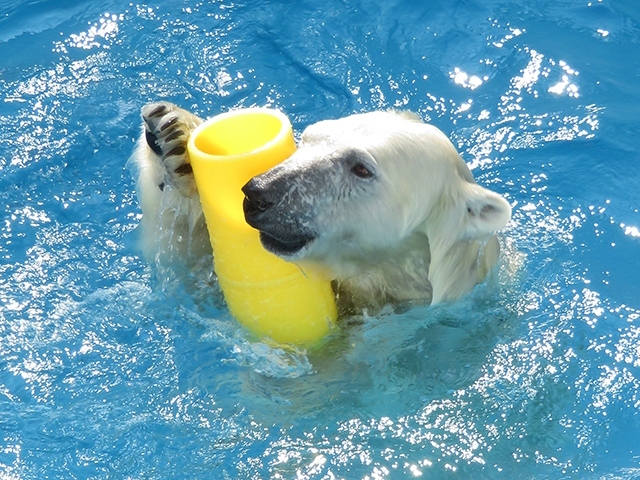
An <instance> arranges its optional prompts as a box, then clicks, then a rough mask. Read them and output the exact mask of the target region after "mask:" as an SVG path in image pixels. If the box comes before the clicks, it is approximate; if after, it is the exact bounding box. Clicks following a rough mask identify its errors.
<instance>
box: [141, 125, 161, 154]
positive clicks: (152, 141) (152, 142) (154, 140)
mask: <svg viewBox="0 0 640 480" xmlns="http://www.w3.org/2000/svg"><path fill="white" fill-rule="evenodd" d="M144 133H145V138H146V140H147V145H149V148H150V149H151V150H153V153H155V154H156V155H158V156H160V155H162V148H160V145H158V137H156V136H155V135H154V134H153V132H150V131H149V130H145V132H144Z"/></svg>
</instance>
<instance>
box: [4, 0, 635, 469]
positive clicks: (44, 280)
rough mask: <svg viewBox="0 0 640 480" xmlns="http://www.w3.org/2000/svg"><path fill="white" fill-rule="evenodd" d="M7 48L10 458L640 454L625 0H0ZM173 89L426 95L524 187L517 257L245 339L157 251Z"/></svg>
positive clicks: (319, 107) (286, 105) (26, 465)
mask: <svg viewBox="0 0 640 480" xmlns="http://www.w3.org/2000/svg"><path fill="white" fill-rule="evenodd" d="M0 58H2V63H1V64H0V170H1V175H0V209H1V210H0V220H1V221H2V231H1V233H0V257H1V259H2V260H1V261H0V478H2V479H44V478H64V479H88V478H92V479H107V478H123V479H124V478H129V479H171V478H176V479H177V478H211V479H245V478H246V479H294V478H295V479H340V478H342V479H347V480H350V479H404V478H414V477H419V478H429V479H438V478H473V479H481V478H492V479H493V478H504V479H513V478H532V479H533V478H536V479H537V478H549V479H558V478H580V479H596V478H607V479H613V478H623V479H633V478H640V413H639V412H640V213H639V211H638V209H639V208H640V147H639V146H638V145H639V139H640V80H639V79H640V4H639V3H638V2H637V0H602V1H599V0H556V1H542V0H526V1H525V0H521V1H505V0H454V1H450V0H446V1H445V0H439V1H437V0H435V1H429V2H426V1H425V2H414V1H410V0H355V1H349V2H343V1H339V0H325V1H323V2H315V1H311V0H303V1H297V2H291V1H288V0H269V1H260V0H255V1H251V0H248V1H242V0H241V1H237V2H230V1H227V0H224V1H206V2H205V1H189V0H183V1H168V0H159V1H157V2H153V3H152V4H141V3H131V2H130V0H127V1H122V0H104V1H101V2H95V1H88V0H69V1H66V2H56V1H54V0H40V1H39V0H23V1H21V2H8V1H5V0H0ZM158 99H166V100H170V101H173V102H175V103H178V104H180V105H182V106H184V107H186V108H188V109H191V110H193V111H194V112H196V113H197V114H199V115H200V116H202V117H210V116H213V115H216V114H218V113H221V112H224V111H228V110H229V109H232V108H237V107H248V106H270V107H274V108H279V109H281V110H283V111H284V112H285V113H286V114H287V115H288V116H289V117H290V118H291V120H292V122H293V124H294V128H295V129H296V132H298V133H299V132H300V131H301V130H302V129H303V128H304V127H305V126H306V125H308V124H310V123H313V122H316V121H318V120H321V119H326V118H335V117H339V116H344V115H347V114H350V113H353V112H360V111H370V110H374V109H386V108H400V109H409V110H413V111H415V112H418V113H419V114H420V115H421V116H422V117H423V118H424V119H426V120H428V121H429V122H431V123H433V124H435V125H436V126H438V127H439V128H440V129H442V130H443V131H444V132H445V133H447V135H449V136H450V137H451V138H452V139H453V141H454V143H455V144H456V146H457V147H458V148H459V150H460V152H461V153H462V155H463V158H464V159H465V161H466V162H467V163H468V165H469V166H470V168H472V170H473V173H474V175H475V176H476V178H477V180H478V181H479V183H481V184H482V185H486V186H488V187H489V188H491V189H493V190H495V191H497V192H499V193H501V194H502V195H504V196H505V197H506V198H507V199H508V201H509V202H510V204H511V205H512V207H513V219H512V221H511V222H510V224H509V225H508V228H507V229H506V231H505V232H503V234H502V235H501V242H502V244H503V251H504V253H505V254H504V256H503V259H502V261H501V264H500V266H499V268H498V269H497V271H496V272H495V274H494V275H493V277H492V278H491V279H490V280H489V281H488V282H487V283H485V284H483V285H480V286H479V287H477V288H476V289H475V290H474V291H473V292H472V293H471V294H470V295H469V296H468V297H466V298H465V299H464V300H462V301H460V302H457V303H455V304H453V305H444V306H437V307H431V308H427V307H423V308H419V307H416V308H412V309H409V310H407V311H404V312H401V313H393V312H391V311H385V312H383V313H382V314H380V315H378V316H376V317H371V316H367V315H363V316H362V317H361V318H355V319H350V320H348V321H346V322H345V323H344V325H343V328H342V332H341V333H340V334H339V335H337V336H336V337H335V338H332V339H331V340H330V341H329V342H328V343H327V345H326V346H325V348H323V349H322V350H321V351H316V352H305V351H302V350H291V349H282V348H277V347H274V346H272V345H269V344H266V343H260V342H256V341H253V340H252V339H251V338H250V337H249V335H248V334H247V333H246V332H245V331H243V330H242V329H241V328H240V327H238V326H237V324H236V323H235V322H234V320H233V319H232V318H230V316H229V314H228V312H227V311H226V309H225V308H224V306H222V305H221V302H220V299H219V293H218V292H217V287H216V284H215V280H214V279H213V278H212V276H211V268H210V259H208V258H205V259H204V260H203V262H202V263H201V264H200V265H199V266H197V267H195V268H193V269H191V270H189V271H188V272H187V271H184V270H185V269H184V268H182V269H181V267H180V265H179V262H178V263H176V262H174V260H175V259H171V258H169V259H168V260H167V259H163V260H162V261H160V260H159V261H157V262H155V263H153V264H152V265H149V264H148V263H147V262H145V261H143V260H142V259H141V258H140V255H139V251H138V249H137V247H136V231H135V229H136V226H137V225H138V223H139V220H140V215H141V213H140V209H139V206H138V204H137V200H136V197H135V186H134V183H133V181H132V177H131V173H130V172H129V171H128V169H127V168H126V167H125V164H126V161H127V158H128V157H129V156H130V154H131V152H132V149H133V146H134V141H135V139H136V138H137V136H138V134H139V132H140V117H139V111H140V108H141V106H142V105H143V104H145V103H146V102H150V101H154V100H158ZM169 256H170V255H169Z"/></svg>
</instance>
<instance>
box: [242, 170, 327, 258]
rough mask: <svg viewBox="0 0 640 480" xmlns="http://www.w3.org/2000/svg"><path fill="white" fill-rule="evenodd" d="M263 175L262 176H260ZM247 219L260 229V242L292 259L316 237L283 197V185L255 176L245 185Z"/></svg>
mask: <svg viewBox="0 0 640 480" xmlns="http://www.w3.org/2000/svg"><path fill="white" fill-rule="evenodd" d="M258 178H259V177H258ZM242 192H243V193H244V195H245V197H244V201H243V202H242V208H243V210H244V218H245V220H246V222H247V223H248V224H249V225H250V226H251V227H253V228H255V229H256V230H258V231H259V232H260V242H261V243H262V246H263V247H264V248H265V249H266V250H267V251H269V252H271V253H273V254H275V255H278V256H280V257H283V258H286V259H291V258H294V257H295V256H296V255H297V254H299V252H300V251H301V250H302V249H303V248H304V247H306V246H307V245H308V244H309V243H311V242H312V241H313V240H315V238H316V234H315V233H314V232H313V231H311V230H310V229H309V228H306V227H305V226H303V225H302V223H301V222H300V217H299V216H298V215H296V214H295V212H293V211H290V210H289V209H288V208H287V205H286V204H284V203H283V202H282V201H279V202H276V200H277V199H278V198H280V199H281V198H282V192H280V189H278V188H276V187H274V186H273V185H269V184H268V183H267V184H265V183H264V182H260V181H259V180H258V179H257V178H255V177H254V178H253V179H251V180H249V182H247V184H246V185H245V186H244V187H242Z"/></svg>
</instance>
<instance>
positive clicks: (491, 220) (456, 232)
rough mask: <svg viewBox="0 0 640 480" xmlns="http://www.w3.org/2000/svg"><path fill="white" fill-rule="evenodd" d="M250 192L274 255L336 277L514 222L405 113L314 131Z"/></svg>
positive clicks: (251, 210) (444, 146) (454, 156)
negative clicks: (419, 242)
mask: <svg viewBox="0 0 640 480" xmlns="http://www.w3.org/2000/svg"><path fill="white" fill-rule="evenodd" d="M243 191H244V193H245V201H244V210H245V217H246V220H247V222H248V223H249V225H251V226H252V227H254V228H256V229H258V230H259V231H260V239H261V242H262V244H263V246H264V247H265V248H266V249H267V250H268V251H271V252H272V253H274V254H276V255H278V256H280V257H282V258H284V259H286V260H289V261H294V262H302V263H303V262H307V261H310V262H314V263H319V264H321V265H323V266H324V267H327V268H329V270H330V272H331V273H332V275H333V276H334V278H340V277H341V276H347V275H349V274H350V273H353V270H354V268H355V269H356V270H357V268H358V266H359V265H372V264H375V263H376V262H378V261H382V260H383V259H385V258H388V257H389V256H390V255H393V254H394V252H395V251H397V250H398V249H400V248H404V247H402V246H403V245H405V244H406V243H407V239H409V238H410V237H413V236H415V235H416V234H421V235H425V236H426V237H427V239H428V242H427V243H426V248H427V249H428V248H429V244H431V248H434V246H437V245H438V244H439V242H440V243H442V242H444V244H449V243H451V244H453V243H455V242H457V241H466V240H471V239H482V238H488V237H489V236H490V235H491V234H492V233H493V232H495V231H496V230H499V229H500V228H502V227H504V226H505V224H506V223H507V221H508V220H509V218H510V214H511V209H510V207H509V204H508V203H507V202H506V201H505V200H504V199H503V198H502V197H501V196H499V195H498V194H496V193H493V192H491V191H489V190H487V189H485V188H483V187H480V186H479V185H477V184H476V183H475V181H474V179H473V177H472V175H471V172H470V171H469V169H468V168H467V166H466V165H465V163H464V161H463V160H462V158H461V157H460V155H459V154H458V153H457V151H456V150H455V148H454V146H453V145H452V144H451V142H450V141H449V139H448V138H447V137H446V136H445V135H444V134H443V133H442V132H441V131H440V130H438V129H437V128H436V127H434V126H431V125H427V124H425V123H423V122H422V121H421V120H420V119H419V118H418V117H417V116H415V115H413V114H409V113H400V112H372V113H365V114H356V115H352V116H349V117H346V118H342V119H338V120H327V121H322V122H319V123H316V124H314V125H311V126H309V127H308V128H307V129H306V130H305V131H304V132H303V135H302V139H301V142H300V145H299V148H298V150H297V151H296V152H295V153H294V154H293V155H292V156H291V157H290V158H289V159H287V160H286V161H284V162H283V163H282V164H280V165H278V166H276V167H274V168H273V169H271V170H269V171H268V172H266V173H264V174H262V175H259V176H257V177H255V178H253V179H252V180H251V181H249V183H247V184H246V185H245V186H244V188H243ZM412 244H415V242H412ZM349 272H350V273H349Z"/></svg>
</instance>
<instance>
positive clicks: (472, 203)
mask: <svg viewBox="0 0 640 480" xmlns="http://www.w3.org/2000/svg"><path fill="white" fill-rule="evenodd" d="M465 190H466V194H467V195H466V199H465V207H466V212H465V229H464V234H465V237H466V238H478V237H485V236H487V235H490V234H492V233H494V232H496V231H498V230H500V229H501V228H504V226H505V225H506V224H507V222H508V221H509V219H510V218H511V206H509V204H508V203H507V201H506V200H505V199H504V198H503V197H501V196H500V195H498V194H497V193H494V192H492V191H491V190H487V189H486V188H483V187H481V186H480V185H477V184H475V183H469V184H467V185H466V186H465Z"/></svg>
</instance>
